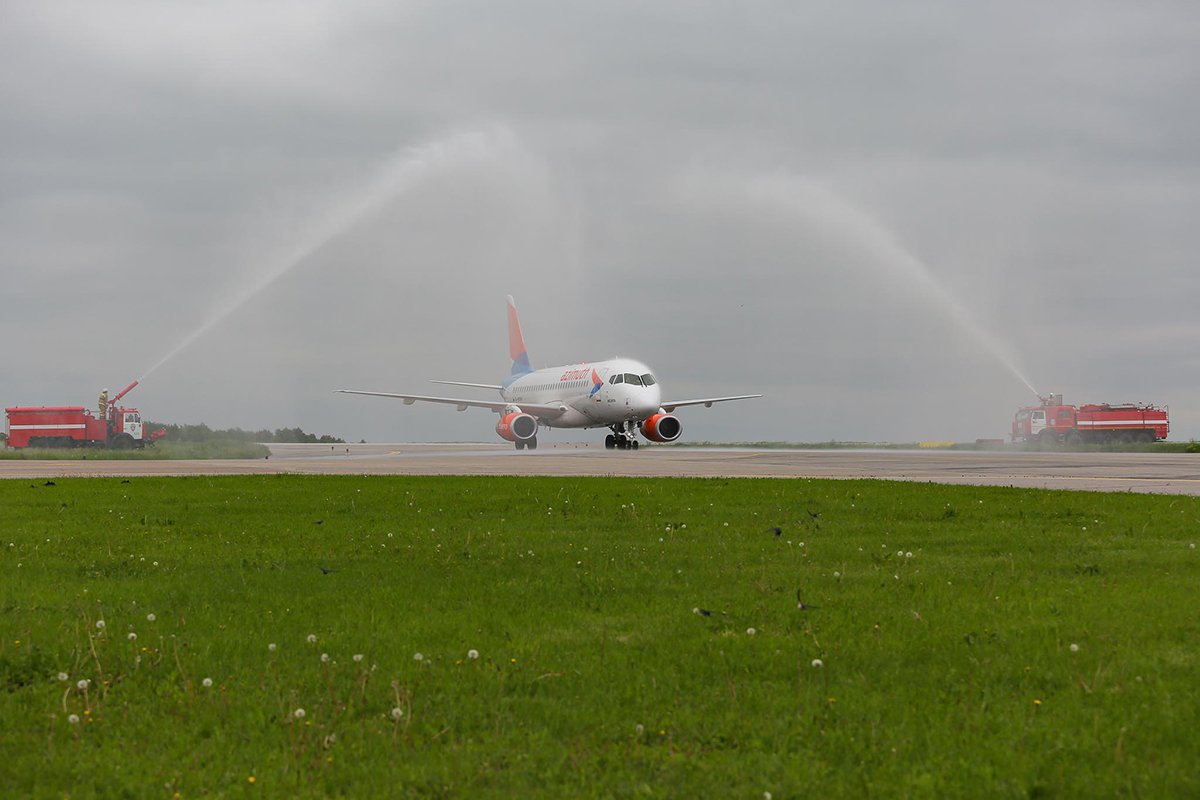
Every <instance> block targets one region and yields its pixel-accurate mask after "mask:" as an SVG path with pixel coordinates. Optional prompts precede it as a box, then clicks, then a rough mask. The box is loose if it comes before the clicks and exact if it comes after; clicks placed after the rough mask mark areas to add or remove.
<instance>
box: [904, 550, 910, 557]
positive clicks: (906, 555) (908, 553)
mask: <svg viewBox="0 0 1200 800" xmlns="http://www.w3.org/2000/svg"><path fill="white" fill-rule="evenodd" d="M904 557H905V558H912V551H911V550H909V551H908V552H907V553H905V554H904Z"/></svg>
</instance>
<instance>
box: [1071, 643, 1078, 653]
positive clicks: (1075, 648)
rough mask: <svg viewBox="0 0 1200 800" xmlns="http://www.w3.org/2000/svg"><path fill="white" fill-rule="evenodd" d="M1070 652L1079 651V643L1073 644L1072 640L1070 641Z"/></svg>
mask: <svg viewBox="0 0 1200 800" xmlns="http://www.w3.org/2000/svg"><path fill="white" fill-rule="evenodd" d="M1071 652H1072V653H1078V652H1079V645H1077V644H1075V643H1074V642H1071Z"/></svg>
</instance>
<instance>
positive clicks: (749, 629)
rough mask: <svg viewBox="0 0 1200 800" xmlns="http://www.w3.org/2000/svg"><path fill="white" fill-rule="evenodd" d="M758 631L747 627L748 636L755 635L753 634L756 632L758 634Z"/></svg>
mask: <svg viewBox="0 0 1200 800" xmlns="http://www.w3.org/2000/svg"><path fill="white" fill-rule="evenodd" d="M756 633H758V631H756V630H754V628H746V635H747V636H753V635H754V634H756Z"/></svg>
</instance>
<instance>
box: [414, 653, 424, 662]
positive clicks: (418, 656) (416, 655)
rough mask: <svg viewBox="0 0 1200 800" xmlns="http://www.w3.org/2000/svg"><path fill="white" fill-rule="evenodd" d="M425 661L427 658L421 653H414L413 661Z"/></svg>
mask: <svg viewBox="0 0 1200 800" xmlns="http://www.w3.org/2000/svg"><path fill="white" fill-rule="evenodd" d="M424 660H425V656H423V655H421V654H420V653H413V661H424Z"/></svg>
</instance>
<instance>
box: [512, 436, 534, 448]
mask: <svg viewBox="0 0 1200 800" xmlns="http://www.w3.org/2000/svg"><path fill="white" fill-rule="evenodd" d="M516 445H517V449H518V450H524V449H525V448H526V447H528V448H529V449H530V450H537V437H536V436H534V437H532V438H530V439H526V440H525V441H521V440H520V439H517V441H516Z"/></svg>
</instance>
